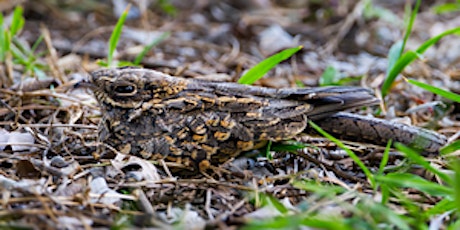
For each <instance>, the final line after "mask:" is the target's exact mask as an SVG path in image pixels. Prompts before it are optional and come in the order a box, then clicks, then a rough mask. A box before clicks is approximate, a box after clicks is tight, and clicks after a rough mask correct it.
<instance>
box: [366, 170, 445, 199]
mask: <svg viewBox="0 0 460 230" xmlns="http://www.w3.org/2000/svg"><path fill="white" fill-rule="evenodd" d="M375 179H376V181H378V182H380V183H385V184H386V185H388V186H393V187H399V188H413V189H417V190H419V191H421V192H424V193H427V194H429V195H432V196H441V197H451V198H452V195H453V192H454V191H453V189H452V188H449V187H447V186H444V185H440V184H437V183H434V182H431V181H428V180H425V179H424V178H422V177H420V176H417V175H414V174H411V173H389V174H387V175H385V176H380V175H377V176H376V177H375Z"/></svg>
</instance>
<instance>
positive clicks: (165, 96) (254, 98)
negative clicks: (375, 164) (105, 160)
mask: <svg viewBox="0 0 460 230" xmlns="http://www.w3.org/2000/svg"><path fill="white" fill-rule="evenodd" d="M87 86H88V87H89V88H90V89H91V90H92V91H93V92H94V95H95V97H96V98H97V100H98V102H99V104H100V106H101V110H102V112H103V118H102V121H101V124H100V128H99V140H100V141H101V142H104V143H106V144H108V145H110V146H112V147H114V148H115V149H116V150H118V151H119V152H121V153H124V154H132V155H137V156H141V157H143V158H146V159H166V160H168V161H173V162H177V163H180V164H184V165H189V166H193V168H199V169H203V168H206V167H208V166H209V165H210V164H213V165H218V164H220V163H222V162H225V161H227V160H229V159H230V158H232V157H235V156H238V155H239V154H240V153H241V152H243V151H248V150H252V149H256V148H259V147H261V146H263V145H264V144H265V143H266V141H269V140H270V141H281V140H287V139H290V138H293V137H294V136H296V135H297V134H299V133H301V132H303V131H304V130H305V129H306V127H307V118H309V119H313V120H315V121H320V122H321V121H323V120H327V119H330V121H327V122H326V124H324V125H325V126H328V124H336V125H337V126H338V127H341V128H342V129H345V130H342V131H340V130H339V133H341V132H342V134H343V133H346V130H347V127H342V126H343V124H344V123H340V122H338V123H337V121H336V120H334V117H335V118H337V117H339V116H340V115H334V114H336V113H337V112H339V111H343V110H346V109H350V108H355V107H361V106H367V105H374V104H377V103H378V100H377V99H376V98H375V97H374V96H373V94H372V93H371V92H370V91H369V90H367V89H365V88H361V87H351V86H340V87H319V88H300V89H297V88H292V89H271V88H264V87H256V86H248V85H240V84H237V83H224V82H211V81H203V80H196V79H184V78H178V77H172V76H169V75H166V74H164V73H161V72H157V71H153V70H147V69H141V68H132V67H129V68H118V69H103V70H98V71H95V72H93V73H92V74H91V76H90V83H88V84H87ZM331 119H332V120H331ZM345 120H346V119H345ZM358 120H359V119H358ZM345 123H347V121H345ZM351 123H355V125H360V124H359V123H356V120H355V119H354V118H353V116H352V121H351ZM378 123H379V121H378V120H377V123H376V124H377V126H378ZM376 124H373V123H372V124H371V125H370V126H371V129H373V128H375V127H374V125H376ZM358 129H359V127H358ZM330 130H331V131H332V132H334V130H335V127H331V128H330ZM350 130H353V129H350ZM335 131H337V130H335ZM361 131H362V130H361ZM416 131H417V132H418V131H419V129H416ZM358 132H360V130H358ZM387 132H389V133H387ZM404 132H405V131H404ZM427 132H429V131H427ZM385 133H386V134H388V135H390V137H391V136H392V135H393V134H394V133H393V128H392V127H391V126H390V127H387V130H386V131H384V135H383V136H378V138H384V139H385V138H386V140H382V142H383V143H386V141H388V139H389V138H388V137H386V136H385V135H386V134H385ZM429 133H430V132H429ZM355 135H356V134H355ZM358 135H359V134H358ZM414 135H417V134H414ZM430 135H434V137H430V138H432V139H433V138H434V139H436V138H438V137H439V136H440V135H439V136H438V135H437V134H435V133H434V132H432V133H430ZM344 136H347V135H344ZM362 136H364V137H365V136H366V135H365V134H364V135H362ZM369 139H375V137H370V138H369ZM442 143H443V141H442V140H441V141H440V143H439V144H442ZM437 144H438V143H435V144H433V143H429V144H428V145H430V146H431V145H434V148H439V146H437ZM428 145H427V146H428ZM431 147H433V146H431Z"/></svg>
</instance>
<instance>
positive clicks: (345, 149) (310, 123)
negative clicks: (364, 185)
mask: <svg viewBox="0 0 460 230" xmlns="http://www.w3.org/2000/svg"><path fill="white" fill-rule="evenodd" d="M308 124H309V125H310V126H311V127H313V128H314V129H315V130H316V131H317V132H318V133H320V134H321V135H323V136H324V137H326V138H327V139H329V140H331V141H332V142H334V143H335V144H336V145H337V146H339V147H340V148H341V149H343V150H344V151H345V152H346V153H347V154H348V155H349V156H350V158H351V159H353V161H354V162H355V163H356V164H357V165H358V166H359V167H360V168H361V170H363V172H364V174H365V175H366V177H367V178H368V179H369V181H370V184H371V186H372V188H373V189H375V188H376V184H375V178H374V175H372V173H371V171H370V170H369V169H368V168H367V167H366V165H364V163H363V162H362V161H361V159H359V157H358V156H357V155H356V154H355V153H354V152H353V151H351V150H350V149H349V148H347V147H346V146H345V145H344V144H343V143H342V142H341V141H339V140H338V139H337V138H335V137H333V136H332V135H330V134H329V133H327V132H326V131H324V130H323V129H321V128H320V127H319V126H318V125H316V124H315V123H313V122H312V121H308Z"/></svg>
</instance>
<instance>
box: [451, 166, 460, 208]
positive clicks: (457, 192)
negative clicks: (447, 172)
mask: <svg viewBox="0 0 460 230" xmlns="http://www.w3.org/2000/svg"><path fill="white" fill-rule="evenodd" d="M450 165H451V168H452V169H453V170H454V172H455V174H454V179H453V184H452V185H453V190H454V201H455V204H456V205H455V206H457V209H456V210H457V215H459V216H460V208H459V207H460V160H458V159H455V160H453V161H452V162H451V164H450Z"/></svg>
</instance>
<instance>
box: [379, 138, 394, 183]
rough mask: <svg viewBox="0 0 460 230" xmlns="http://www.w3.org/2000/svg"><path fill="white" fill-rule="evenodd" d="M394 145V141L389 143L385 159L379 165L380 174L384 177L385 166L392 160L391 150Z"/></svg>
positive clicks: (384, 154) (384, 153)
mask: <svg viewBox="0 0 460 230" xmlns="http://www.w3.org/2000/svg"><path fill="white" fill-rule="evenodd" d="M392 143H393V140H391V139H390V141H388V143H387V146H386V147H385V151H384V152H383V157H382V160H381V161H380V165H379V173H378V174H379V175H383V170H384V169H385V166H386V165H387V163H388V159H389V158H390V149H391V145H392Z"/></svg>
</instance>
